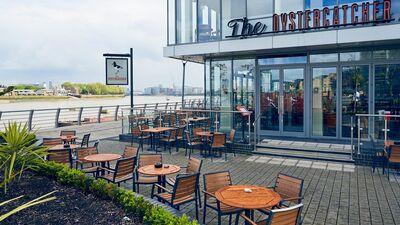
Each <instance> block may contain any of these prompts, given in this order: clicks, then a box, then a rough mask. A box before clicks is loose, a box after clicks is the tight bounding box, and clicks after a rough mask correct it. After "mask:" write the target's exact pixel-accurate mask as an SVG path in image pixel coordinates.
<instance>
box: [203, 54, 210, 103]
mask: <svg viewBox="0 0 400 225" xmlns="http://www.w3.org/2000/svg"><path fill="white" fill-rule="evenodd" d="M204 73H205V80H204V93H205V94H206V96H205V99H206V109H209V108H211V85H210V84H211V80H210V79H211V78H210V60H209V59H207V60H206V62H205V63H204Z"/></svg>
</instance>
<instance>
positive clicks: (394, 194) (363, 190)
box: [100, 138, 400, 225]
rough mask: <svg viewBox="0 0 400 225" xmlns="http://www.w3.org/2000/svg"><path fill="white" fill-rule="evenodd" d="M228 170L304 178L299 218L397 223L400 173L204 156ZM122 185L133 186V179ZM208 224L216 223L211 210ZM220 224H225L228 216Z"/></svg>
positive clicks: (238, 180) (245, 180)
mask: <svg viewBox="0 0 400 225" xmlns="http://www.w3.org/2000/svg"><path fill="white" fill-rule="evenodd" d="M125 144H126V143H121V142H118V140H117V139H115V138H109V139H106V140H102V141H101V143H100V151H101V152H117V153H122V149H123V147H124V145H125ZM163 157H164V162H167V163H173V164H177V165H182V166H183V165H186V163H187V159H186V158H185V156H184V151H182V150H181V151H180V152H179V153H174V154H173V155H169V154H164V156H163ZM226 170H229V171H230V172H231V175H232V179H233V182H234V184H253V185H262V186H270V185H272V184H274V182H275V178H276V176H277V174H278V173H280V172H283V173H286V174H289V175H293V176H297V177H300V178H303V179H304V180H305V184H304V208H303V215H302V217H303V224H352V225H353V224H400V177H399V176H394V175H391V177H390V180H388V179H387V176H383V175H381V173H379V172H380V171H379V172H377V173H372V170H371V168H369V167H358V166H357V167H355V166H353V165H351V164H339V163H325V162H313V161H308V160H293V159H285V158H277V157H260V156H245V155H237V156H236V157H233V156H232V155H230V156H229V160H228V162H224V161H223V160H215V161H214V162H211V161H210V159H205V160H204V163H203V168H202V173H203V174H204V173H207V172H213V171H226ZM201 184H202V179H201ZM124 187H126V188H132V183H126V184H124ZM201 188H202V187H201ZM140 192H141V194H144V195H147V196H149V195H150V189H149V188H146V187H144V186H143V187H141V189H140ZM181 210H182V212H184V213H186V214H188V215H189V216H191V217H194V215H195V214H194V204H189V205H186V206H185V207H182V209H181ZM200 216H202V210H200ZM206 224H217V220H216V214H215V213H214V212H213V211H211V210H209V211H208V215H207V220H206ZM223 224H228V217H226V218H224V220H223Z"/></svg>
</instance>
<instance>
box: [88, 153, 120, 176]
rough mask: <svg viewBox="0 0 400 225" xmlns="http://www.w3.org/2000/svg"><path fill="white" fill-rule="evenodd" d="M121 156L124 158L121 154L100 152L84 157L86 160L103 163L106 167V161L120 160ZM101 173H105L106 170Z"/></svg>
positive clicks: (102, 165)
mask: <svg viewBox="0 0 400 225" xmlns="http://www.w3.org/2000/svg"><path fill="white" fill-rule="evenodd" d="M120 158H122V156H121V155H119V154H111V153H100V154H93V155H88V156H86V157H85V158H83V159H84V160H85V161H88V162H92V163H101V167H106V163H108V162H111V161H114V160H118V159H120ZM101 173H102V175H104V170H103V171H102V172H101Z"/></svg>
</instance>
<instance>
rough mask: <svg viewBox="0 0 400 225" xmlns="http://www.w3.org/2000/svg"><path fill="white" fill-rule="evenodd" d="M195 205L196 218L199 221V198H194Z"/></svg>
mask: <svg viewBox="0 0 400 225" xmlns="http://www.w3.org/2000/svg"><path fill="white" fill-rule="evenodd" d="M194 205H195V207H196V220H197V221H199V208H198V206H197V199H195V200H194Z"/></svg>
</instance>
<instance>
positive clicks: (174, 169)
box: [138, 164, 181, 192]
mask: <svg viewBox="0 0 400 225" xmlns="http://www.w3.org/2000/svg"><path fill="white" fill-rule="evenodd" d="M179 171H181V167H180V166H177V165H172V164H163V166H162V168H156V167H155V166H154V165H148V166H142V167H140V168H139V169H138V172H139V173H141V174H144V175H147V176H157V177H158V183H159V184H160V185H162V186H163V187H165V183H166V179H165V178H166V176H167V175H171V174H175V173H178V172H179ZM158 192H161V190H160V189H158Z"/></svg>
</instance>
